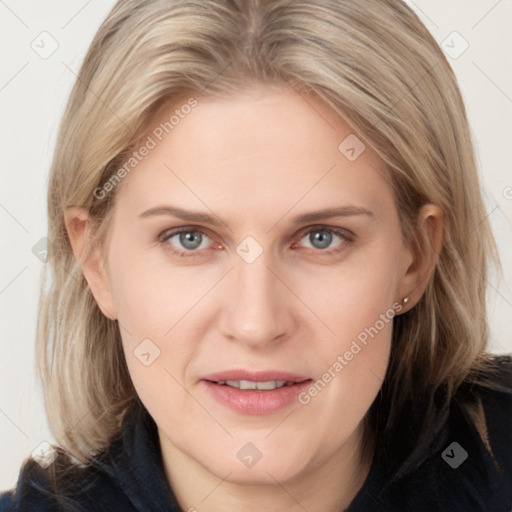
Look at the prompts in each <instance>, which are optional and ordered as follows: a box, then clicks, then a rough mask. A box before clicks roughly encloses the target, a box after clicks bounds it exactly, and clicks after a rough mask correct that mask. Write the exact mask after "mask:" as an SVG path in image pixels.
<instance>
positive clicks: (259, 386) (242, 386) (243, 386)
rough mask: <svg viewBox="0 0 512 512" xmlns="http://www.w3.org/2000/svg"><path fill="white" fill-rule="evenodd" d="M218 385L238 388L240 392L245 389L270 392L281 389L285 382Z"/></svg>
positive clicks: (230, 381) (249, 382) (232, 381)
mask: <svg viewBox="0 0 512 512" xmlns="http://www.w3.org/2000/svg"><path fill="white" fill-rule="evenodd" d="M218 384H226V385H227V386H231V387H233V388H239V389H242V390H245V389H262V390H271V389H276V388H281V387H283V386H284V385H285V384H287V382H286V381H285V380H268V381H265V382H252V381H250V380H226V381H221V382H219V383H218Z"/></svg>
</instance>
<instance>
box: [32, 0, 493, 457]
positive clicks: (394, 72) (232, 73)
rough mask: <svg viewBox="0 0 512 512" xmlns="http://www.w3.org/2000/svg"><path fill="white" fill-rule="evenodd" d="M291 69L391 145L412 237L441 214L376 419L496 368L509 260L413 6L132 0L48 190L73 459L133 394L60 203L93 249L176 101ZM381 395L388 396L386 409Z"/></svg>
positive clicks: (49, 288)
mask: <svg viewBox="0 0 512 512" xmlns="http://www.w3.org/2000/svg"><path fill="white" fill-rule="evenodd" d="M283 82H285V83H287V84H289V85H290V86H291V87H292V88H293V89H295V91H296V92H297V93H299V94H300V93H306V92H312V93H314V94H316V95H317V96H318V97H319V98H320V99H321V100H323V101H325V102H326V103H327V104H328V105H329V106H330V107H332V109H333V110H334V111H335V112H336V113H337V114H339V116H340V117H341V118H342V119H344V120H345V121H347V122H348V123H349V124H350V125H351V127H352V128H353V130H354V132H356V133H357V134H358V136H359V138H361V139H362V140H363V141H364V143H365V144H367V145H369V146H370V147H372V148H373V149H374V150H375V151H376V152H377V153H378V155H379V156H380V157H381V158H382V159H383V161H384V162H385V164H386V165H387V167H388V169H389V171H390V174H391V176H392V183H391V184H392V186H393V188H394V191H395V195H396V204H397V208H398V211H399V218H400V219H401V227H402V232H403V237H404V240H405V241H406V242H407V243H410V244H412V245H413V246H415V247H417V248H418V249H419V250H431V249H430V248H429V244H428V242H427V241H426V240H423V239H420V238H419V235H418V233H417V230H416V225H415V221H416V217H417V213H418V210H419V208H420V207H421V206H422V205H423V204H426V203H433V204H436V205H438V206H439V207H440V208H441V209H442V211H443V214H444V241H443V246H442V249H441V251H440V254H439V257H438V259H437V262H436V266H435V269H434V271H433V273H432V275H431V277H430V280H429V282H428V284H427V287H426V291H425V292H424V294H423V295H422V297H421V299H420V301H419V303H418V304H417V305H416V306H415V307H414V308H413V309H411V310H410V311H409V312H407V313H405V314H403V315H401V316H399V317H396V318H395V324H394V332H393V345H392V352H391V360H390V364H389V368H388V373H387V375H386V380H385V383H384V386H383V389H384V390H385V392H384V391H383V392H382V393H381V394H380V396H379V398H378V400H376V402H375V403H374V405H373V406H372V409H371V411H369V415H368V422H369V425H372V426H373V429H379V431H380V432H381V433H382V432H384V431H389V432H391V429H392V427H393V422H394V418H395V416H396V415H397V414H399V412H400V411H402V410H403V409H404V407H405V405H406V404H407V403H410V402H411V401H412V402H414V400H417V399H418V398H419V397H425V398H426V402H424V404H427V405H428V407H426V409H425V410H424V414H429V415H431V416H432V417H433V415H434V413H435V400H434V398H435V397H436V396H438V395H439V394H441V395H442V396H443V397H444V398H445V399H447V400H449V399H450V398H451V397H452V396H453V395H454V393H455V391H456V390H457V388H458V387H459V386H460V385H461V383H463V382H468V381H472V380H476V379H477V378H478V376H479V375H483V373H484V370H486V368H487V367H488V361H489V358H490V356H489V355H488V354H487V353H486V346H487V339H488V326H487V317H486V304H485V292H486V276H487V261H488V258H489V256H493V257H495V258H496V261H497V256H496V249H495V246H494V241H493V237H492V234H491V231H490V228H489V224H488V222H487V218H486V212H485V209H484V206H483V202H482V198H481V193H480V187H479V181H478V176H477V171H476V165H475V160H474V154H473V147H472V141H471V136H470V131H469V128H468V121H467V118H466V112H465V108H464V104H463V101H462V98H461V94H460V92H459V89H458V86H457V82H456V78H455V76H454V73H453V71H452V69H451V68H450V65H449V63H448V62H447V59H446V58H445V56H444V55H443V53H442V51H441V50H440V48H439V47H438V45H437V44H436V42H435V40H434V39H433V38H432V36H431V35H430V33H429V32H428V30H427V29H426V28H425V26H424V25H423V24H422V23H421V21H420V20H419V19H418V17H417V16H416V15H415V14H414V12H413V11H412V10H411V9H410V8H409V7H407V6H406V5H405V4H404V3H402V2H401V1H397V0H379V2H375V1H369V0H323V1H321V2H320V1H318V0H260V1H258V0H120V1H119V2H118V3H117V4H116V5H115V6H114V8H113V9H112V11H111V12H110V14H109V15H108V17H107V19H106V20H105V21H104V23H103V24H102V25H101V27H100V28H99V30H98V32H97V34H96V36H95V37H94V40H93V42H92V44H91V46H90V48H89V51H88V53H87V55H86V57H85V60H84V62H83V65H82V67H81V70H80V73H79V76H78V79H77V81H76V84H75V86H74V88H73V90H72V93H71V96H70V99H69V103H68V106H67V109H66V111H65V114H64V117H63V120H62V124H61V127H60V132H59V137H58V141H57V145H56V149H55V155H54V160H53V165H52V168H51V174H50V182H49V191H48V218H49V234H48V238H49V240H50V246H49V250H48V262H47V265H46V268H45V271H44V275H43V284H42V289H41V297H40V309H39V318H38V333H37V347H38V355H37V358H38V361H39V373H40V376H41V379H42V382H43V385H44V391H45V403H46V409H47V412H48V417H49V421H50V425H51V427H52V430H53V433H54V435H55V437H56V439H57V441H58V443H59V444H60V445H61V446H62V447H64V448H65V449H66V450H67V451H68V452H69V453H70V454H71V455H72V456H73V457H74V458H76V459H77V460H78V461H80V462H82V463H87V462H88V461H90V459H91V456H92V455H94V454H96V453H98V452H100V451H102V450H103V449H105V448H106V447H107V446H108V444H109V442H110V440H111V439H112V437H113V436H114V435H115V434H116V433H117V432H118V431H119V428H120V424H121V421H122V419H123V417H124V415H125V414H126V412H127V411H128V410H129V409H130V407H132V406H133V405H134V404H136V403H137V400H138V398H137V395H136V392H135V389H134V387H133V385H132V382H131V379H130V376H129V373H128V369H127V366H126V362H125V359H124V354H123V351H122V345H121V337H120V332H119V327H118V324H117V322H116V321H112V320H109V319H108V318H106V317H105V316H104V315H103V314H102V313H101V311H100V309H99V308H98V305H97V304H96V302H95V300H94V298H93V296H92V294H91V293H90V291H89V289H88V288H87V284H86V281H85V278H84V277H83V274H82V272H81V269H80V262H78V261H76V259H75V257H74V256H73V253H72V250H71V247H70V243H69V239H68V237H67V233H66V228H65V224H64V211H65V209H66V208H67V207H69V206H81V207H84V208H86V209H87V210H88V211H89V212H90V215H91V218H92V222H93V224H94V228H95V230H94V233H95V236H94V237H93V238H92V239H91V240H90V245H89V249H90V248H92V247H93V246H94V245H95V244H98V243H101V241H102V240H103V237H104V236H105V233H106V232H107V229H108V226H109V221H110V219H111V215H112V211H113V208H114V202H115V201H114V199H115V191H114V193H110V194H106V195H104V197H102V198H101V199H99V198H98V197H96V195H97V194H96V195H95V194H94V190H95V189H97V188H98V187H102V186H103V185H104V184H105V183H106V182H107V181H108V180H109V179H111V178H112V176H113V174H114V173H115V172H116V171H117V170H118V169H119V168H120V166H121V165H122V163H123V161H124V160H125V158H126V155H127V154H128V153H129V151H130V150H132V149H133V148H134V147H135V144H136V143H137V141H139V140H140V137H141V136H142V135H143V134H144V133H145V130H146V129H147V127H148V126H149V123H150V121H151V119H152V118H153V116H154V114H155V112H156V111H157V110H158V109H159V108H160V107H161V106H162V105H163V104H164V103H168V102H169V101H172V100H173V98H177V97H178V96H181V95H182V94H183V93H186V92H187V91H188V92H190V91H192V92H194V91H196V92H197V93H202V94H207V95H229V94H232V93H234V92H237V91H239V90H241V89H242V88H244V87H246V88H249V87H251V86H253V85H259V84H263V85H272V84H278V83H283ZM290 91H291V89H290ZM291 93H292V92H291ZM117 188H118V187H117ZM116 190H117V189H116ZM86 256H87V252H86V253H85V254H84V259H85V257H86ZM384 402H386V403H389V404H392V407H391V409H390V410H389V411H386V412H385V414H384V412H383V411H384V409H383V408H381V409H380V411H381V412H380V413H378V411H377V408H378V407H379V406H380V405H382V404H383V403H384ZM379 404H380V405H379Z"/></svg>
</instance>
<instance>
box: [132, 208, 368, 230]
mask: <svg viewBox="0 0 512 512" xmlns="http://www.w3.org/2000/svg"><path fill="white" fill-rule="evenodd" d="M158 215H171V216H173V217H177V218H179V219H182V220H186V221H190V222H200V223H203V224H210V225H212V226H216V227H220V226H222V225H225V224H224V223H223V222H221V221H220V220H219V219H218V218H216V217H215V216H214V215H210V214H209V213H205V212H199V211H195V210H184V209H182V208H178V207H176V206H156V207H154V208H150V209H149V210H146V211H144V212H142V213H141V214H139V217H140V218H143V219H144V218H148V217H154V216H158ZM355 215H366V216H368V217H370V218H375V214H374V213H373V212H372V211H370V210H368V209H366V208H362V207H359V206H351V205H347V206H341V207H337V208H324V209H323V210H317V211H314V212H308V213H303V214H301V215H297V216H296V217H294V218H293V219H292V225H298V224H304V223H306V222H314V221H317V220H322V219H329V218H333V217H351V216H355Z"/></svg>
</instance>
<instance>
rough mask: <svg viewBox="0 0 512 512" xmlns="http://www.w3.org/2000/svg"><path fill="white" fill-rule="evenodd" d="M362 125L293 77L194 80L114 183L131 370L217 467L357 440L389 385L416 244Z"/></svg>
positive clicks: (291, 466)
mask: <svg viewBox="0 0 512 512" xmlns="http://www.w3.org/2000/svg"><path fill="white" fill-rule="evenodd" d="M190 97H194V98H195V100H196V101H197V104H195V106H193V107H191V108H190V109H188V108H182V106H183V105H185V104H187V100H188V98H190ZM192 103H193V102H189V105H191V104H192ZM176 109H179V111H180V112H181V115H179V116H178V117H179V121H178V122H177V123H175V124H174V125H173V126H172V129H169V125H165V123H166V122H169V119H170V118H171V116H172V115H173V113H174V112H175V110H176ZM185 112H186V114H185ZM174 121H176V120H174ZM161 123H162V124H161ZM162 126H166V127H167V129H168V131H169V133H166V131H165V129H164V128H162ZM158 128H160V129H158ZM351 134H352V130H351V128H350V127H349V126H348V125H347V124H345V123H344V122H342V121H341V120H339V119H337V118H336V117H335V116H334V114H333V113H332V112H331V111H330V110H329V109H328V107H327V106H326V105H325V104H323V103H322V102H321V101H319V100H318V99H315V98H314V97H301V96H299V95H298V94H295V93H293V92H291V90H290V89H289V88H286V87H283V88H280V87H275V88H269V87H262V88H259V89H254V90H251V91H250V93H243V94H242V93H240V94H239V95H235V96H232V97H229V98H222V99H218V98H211V97H207V96H200V95H197V94H192V93H191V94H190V96H187V97H184V99H183V100H182V101H181V102H178V103H177V104H174V105H173V106H172V107H169V108H166V109H164V110H163V111H161V112H160V113H159V115H158V116H157V118H156V119H155V121H154V129H152V131H151V132H148V134H146V138H145V139H143V143H142V144H145V145H146V147H149V148H150V149H149V150H148V151H140V152H139V153H140V154H139V156H140V161H137V162H138V163H137V165H136V166H134V168H133V169H132V170H130V172H129V173H127V175H126V176H125V177H124V179H123V181H122V183H121V184H120V185H118V186H119V187H120V188H119V190H118V195H117V198H116V205H115V212H114V217H113V221H112V224H111V226H110V231H109V234H108V238H107V244H106V246H105V247H106V253H105V258H106V268H107V273H108V287H109V293H110V296H111V303H112V311H113V312H114V314H115V317H116V318H117V319H118V321H119V325H120V328H121V334H122V340H123V346H124V351H125V355H126V361H127V364H128V368H129V371H130V374H131V378H132V380H133V383H134V385H135V388H136V391H137V393H138V395H139V396H140V398H141V400H142V402H143V403H144V405H145V406H146V408H147V409H148V411H149V413H150V414H151V416H152V417H153V418H154V420H155V422H156V424H157V426H158V428H159V436H160V441H161V444H162V449H163V450H167V452H168V453H174V454H179V456H180V457H181V458H183V459H187V460H189V461H194V464H197V465H199V466H200V467H201V468H203V469H204V470H206V471H209V472H211V473H213V474H215V475H216V476H218V477H219V478H225V476H226V475H228V474H229V477H228V480H230V481H233V482H244V483H249V482H252V483H257V482H268V474H269V473H270V474H271V475H272V476H273V477H274V478H275V479H276V480H277V481H279V482H285V481H287V480H290V479H293V478H294V477H297V476H300V475H305V474H307V473H308V472H309V471H312V470H313V469H314V468H317V467H320V466H321V465H322V464H325V463H326V461H327V460H330V459H332V458H333V457H339V458H343V457H347V456H348V454H349V453H351V450H352V451H353V447H354V446H355V444H354V443H355V440H356V439H358V436H360V434H361V432H362V428H361V427H362V423H361V422H362V420H363V417H364V415H365V414H366V412H367V410H368V408H369V407H370V405H371V404H372V402H373V400H374V399H375V397H376V394H377V392H378V390H379V388H380V386H381V382H382V379H383V377H384V375H385V372H386V368H387V364H388V357H389V352H390V339H391V329H392V317H393V314H394V313H398V312H400V309H401V306H400V305H398V303H399V302H400V299H401V298H402V297H403V295H405V293H403V292H404V290H402V288H403V286H404V276H405V275H406V273H407V268H408V266H409V265H410V263H411V255H410V253H409V251H408V250H407V248H406V247H404V245H403V243H402V238H401V233H400V223H399V218H398V215H397V210H396V207H395V202H394V195H393V191H392V189H391V187H390V184H389V183H390V177H389V175H388V174H387V173H386V171H385V169H384V166H383V164H382V161H381V160H380V159H379V158H378V157H377V156H376V154H375V153H373V152H372V151H371V149H370V148H369V147H366V149H364V151H362V152H360V151H361V150H362V149H363V146H360V144H361V142H358V141H357V140H356V139H354V138H353V137H354V136H353V135H351ZM147 137H149V138H147ZM347 137H350V138H349V139H348V140H346V139H347ZM160 138H161V140H160ZM150 139H151V141H152V142H150ZM344 141H345V142H344ZM340 144H341V145H340ZM153 146H154V147H153ZM350 148H354V151H352V150H351V149H350ZM142 153H145V156H141V155H142ZM359 153H360V154H359ZM132 163H133V162H132ZM128 168H129V167H127V169H128ZM327 210H332V211H331V212H330V213H329V212H328V211H327ZM276 386H278V387H276ZM255 387H256V388H257V389H254V388H255ZM244 388H246V389H244ZM273 388H275V389H273ZM176 457H178V455H176Z"/></svg>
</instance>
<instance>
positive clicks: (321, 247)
mask: <svg viewBox="0 0 512 512" xmlns="http://www.w3.org/2000/svg"><path fill="white" fill-rule="evenodd" d="M336 239H339V240H340V241H341V242H339V243H338V244H337V247H335V248H332V249H329V250H326V249H328V248H329V247H330V246H331V244H332V243H333V241H336ZM301 240H306V241H307V242H308V243H310V244H311V245H310V247H311V248H313V249H317V250H318V251H321V252H324V253H326V254H332V253H336V252H340V251H342V250H343V249H344V248H345V247H346V245H347V244H349V243H351V242H353V240H354V236H353V234H351V233H349V232H347V231H345V230H342V229H339V228H331V227H326V226H319V227H315V228H313V229H311V228H310V229H309V231H308V232H307V233H306V235H305V236H303V237H302V238H301Z"/></svg>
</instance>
